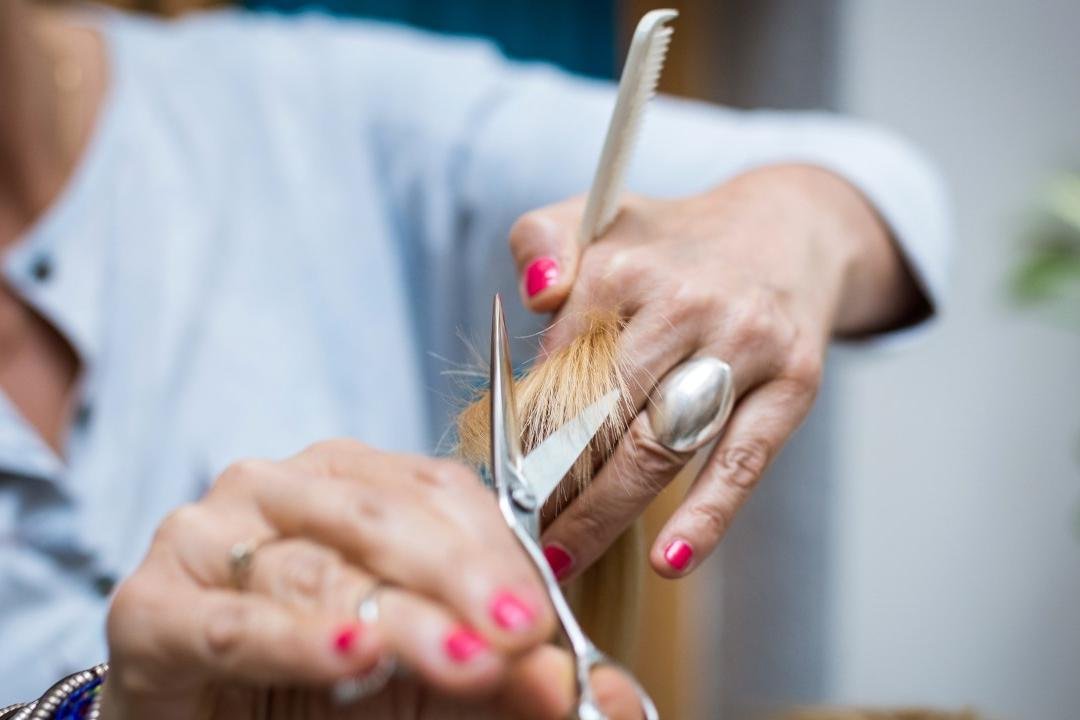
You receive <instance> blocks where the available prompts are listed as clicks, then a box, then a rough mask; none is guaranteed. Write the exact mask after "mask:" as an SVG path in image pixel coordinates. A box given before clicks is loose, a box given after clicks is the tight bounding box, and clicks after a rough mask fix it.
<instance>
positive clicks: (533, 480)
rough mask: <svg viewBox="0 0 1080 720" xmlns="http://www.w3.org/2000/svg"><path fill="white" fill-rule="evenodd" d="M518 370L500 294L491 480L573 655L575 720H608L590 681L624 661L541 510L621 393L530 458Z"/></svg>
mask: <svg viewBox="0 0 1080 720" xmlns="http://www.w3.org/2000/svg"><path fill="white" fill-rule="evenodd" d="M512 368H513V366H512V365H511V362H510V338H509V335H508V334H507V331H506V317H505V316H504V315H503V308H502V300H501V298H500V297H499V296H498V295H495V300H494V302H493V308H492V314H491V378H490V379H491V393H490V397H491V471H490V472H491V482H492V485H493V486H494V490H495V493H496V495H497V496H498V501H499V510H500V512H502V515H503V519H504V520H505V521H506V524H507V525H508V526H510V529H511V530H512V531H513V533H514V536H515V537H516V538H517V540H518V543H520V545H521V546H522V547H523V548H524V549H525V552H526V553H527V554H528V556H529V559H530V560H532V563H533V565H534V566H535V567H536V571H537V572H538V573H539V574H540V577H541V578H542V579H543V581H544V585H545V588H546V590H547V594H548V598H549V599H550V600H551V604H552V605H553V606H554V607H555V613H556V615H557V616H558V618H559V623H560V624H561V625H562V629H563V632H564V633H565V634H566V638H567V640H568V641H569V643H570V648H571V650H572V651H573V653H574V666H575V671H576V678H577V691H578V704H577V713H576V715H575V717H576V718H578V720H606V716H605V715H604V713H603V712H602V711H601V710H600V706H599V705H598V704H597V703H596V696H595V695H594V693H593V691H592V686H591V685H590V684H589V676H590V674H591V673H592V670H593V668H595V667H597V666H598V665H611V666H616V667H617V666H618V664H617V663H615V662H614V661H613V660H612V659H611V658H609V657H608V656H607V655H605V654H604V653H603V652H602V651H601V650H600V649H599V648H597V647H596V645H594V644H593V642H592V641H591V640H589V638H588V636H586V635H585V632H584V631H583V630H582V629H581V625H580V624H579V623H578V621H577V618H575V617H574V612H573V611H572V610H571V609H570V604H569V603H568V602H567V601H566V596H564V595H563V592H562V589H561V588H560V587H559V582H558V580H556V579H555V573H554V572H552V570H551V566H550V565H548V562H547V560H546V559H545V558H544V554H543V552H542V550H541V546H540V510H541V509H542V508H543V507H544V503H545V502H546V501H547V499H548V498H549V497H550V496H551V493H552V492H553V491H554V490H555V488H556V487H558V485H559V482H560V481H561V480H562V478H563V476H564V475H566V473H567V472H568V471H569V470H570V468H571V467H572V466H573V464H574V462H575V461H576V460H577V458H578V456H579V455H581V452H582V451H583V450H584V449H585V448H586V446H588V444H589V443H590V442H591V441H592V438H593V436H594V435H595V434H596V431H597V430H599V429H600V426H601V425H603V424H604V421H605V420H606V419H607V418H608V415H610V413H611V410H612V408H614V407H615V403H617V402H618V400H619V391H618V390H612V391H611V392H609V393H608V394H607V395H605V396H604V397H602V398H600V399H599V400H597V401H596V402H595V403H593V404H592V405H590V406H589V407H587V408H585V409H584V410H583V411H582V412H581V414H580V415H578V416H577V417H576V418H574V419H573V420H571V421H570V422H568V423H566V424H565V425H564V426H563V427H561V428H560V429H559V430H557V431H555V432H554V433H552V434H551V436H549V437H548V438H547V439H546V440H544V442H543V443H541V444H540V445H539V446H537V447H536V448H535V449H534V450H533V451H532V452H531V453H529V455H528V456H524V454H523V452H522V449H521V434H520V428H521V426H520V425H519V424H518V416H517V404H516V403H515V401H514V376H513V369H512ZM626 675H627V677H629V678H630V681H631V683H632V684H633V686H634V689H635V690H636V692H637V694H638V698H639V700H640V701H641V708H642V710H643V711H644V713H645V718H646V720H659V713H657V710H656V706H655V705H654V704H653V701H652V699H651V698H650V697H649V695H648V693H646V692H645V689H644V688H642V687H641V685H640V683H638V682H637V681H636V680H635V679H634V678H633V676H631V675H630V673H629V672H627V673H626Z"/></svg>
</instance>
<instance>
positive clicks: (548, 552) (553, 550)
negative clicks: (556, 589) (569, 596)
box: [544, 543, 574, 580]
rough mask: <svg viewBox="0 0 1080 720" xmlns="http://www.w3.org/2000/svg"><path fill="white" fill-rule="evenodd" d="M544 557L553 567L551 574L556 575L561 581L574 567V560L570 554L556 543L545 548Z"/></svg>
mask: <svg viewBox="0 0 1080 720" xmlns="http://www.w3.org/2000/svg"><path fill="white" fill-rule="evenodd" d="M544 557H545V558H547V561H548V565H550V566H551V572H553V573H555V577H556V578H558V579H560V580H561V579H563V578H564V577H566V575H567V573H569V572H570V568H572V567H573V566H574V558H572V557H571V556H570V553H568V552H566V550H564V549H563V548H562V547H561V546H559V545H556V544H554V543H552V544H551V545H545V546H544Z"/></svg>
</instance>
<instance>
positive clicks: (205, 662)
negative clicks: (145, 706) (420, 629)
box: [109, 575, 379, 687]
mask: <svg viewBox="0 0 1080 720" xmlns="http://www.w3.org/2000/svg"><path fill="white" fill-rule="evenodd" d="M148 613H153V614H154V615H155V621H154V622H144V621H143V619H144V618H145V616H146V615H147V614H148ZM355 626H356V623H355V622H354V621H352V620H349V619H347V618H342V617H341V616H340V615H334V614H329V613H308V612H303V611H300V610H296V609H292V608H288V607H286V606H285V605H282V604H281V603H278V602H276V601H274V600H272V599H270V598H267V597H263V596H261V595H257V594H252V593H237V592H233V591H229V590H218V589H209V590H204V589H194V588H183V587H178V586H177V584H176V583H175V582H169V581H167V580H166V581H159V579H157V578H154V579H151V578H150V576H149V575H144V576H142V577H141V578H140V579H137V580H132V581H130V582H128V583H125V584H124V585H122V586H121V587H120V589H119V590H118V591H117V594H116V597H115V598H114V601H113V606H112V609H111V611H110V614H109V636H110V647H113V648H123V649H124V653H125V654H126V655H130V656H131V657H132V658H134V659H135V660H137V661H136V662H123V660H124V659H125V658H120V660H121V663H120V665H121V666H123V667H125V668H126V670H127V672H128V673H130V674H132V675H138V674H140V673H145V674H147V675H148V676H152V675H151V674H152V673H154V672H156V669H157V668H162V667H182V668H188V669H190V670H191V671H192V672H193V674H195V675H199V676H201V677H203V678H213V679H214V681H215V682H221V681H223V680H226V681H236V682H244V683H253V684H259V685H268V684H278V683H283V684H316V685H327V684H330V683H332V682H334V681H337V680H340V679H342V678H346V677H350V676H352V675H355V674H356V673H357V672H360V671H362V670H363V669H365V668H368V667H370V666H371V664H372V662H373V661H374V659H376V658H377V653H378V651H379V650H378V647H377V643H373V642H370V641H366V640H365V639H364V638H363V637H362V630H360V629H358V628H356V627H355ZM346 630H351V632H352V635H351V640H350V641H349V642H348V643H345V644H343V643H342V642H341V636H342V633H343V632H344V631H346ZM176 681H177V682H179V679H176ZM120 682H126V683H127V684H128V685H129V686H135V687H138V686H139V685H140V684H141V683H140V681H139V680H138V678H134V677H127V678H123V679H121V680H120Z"/></svg>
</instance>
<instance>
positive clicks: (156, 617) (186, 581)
mask: <svg viewBox="0 0 1080 720" xmlns="http://www.w3.org/2000/svg"><path fill="white" fill-rule="evenodd" d="M245 542H252V543H254V544H255V545H254V546H255V547H257V548H258V549H257V550H256V551H255V553H254V555H252V556H251V564H250V566H249V567H248V569H247V570H246V571H245V572H243V573H242V574H240V575H239V576H237V574H236V573H235V572H234V571H233V569H232V568H231V564H230V551H231V549H232V548H233V547H234V546H235V545H236V544H237V543H245ZM377 582H382V583H386V585H385V587H384V588H383V589H382V590H380V591H379V595H378V597H379V608H380V612H379V618H378V620H377V622H376V623H373V624H372V625H371V626H362V625H360V624H359V623H358V622H357V620H356V617H357V616H356V609H357V604H358V602H359V601H360V599H361V598H363V597H364V596H365V595H366V594H367V593H368V592H369V591H370V590H371V588H372V587H373V586H374V585H375V583H377ZM108 625H109V627H108V636H109V646H110V651H111V652H110V662H111V669H110V674H109V678H108V681H107V683H106V690H105V698H104V717H105V718H107V719H108V720H126V719H128V718H156V719H159V720H172V719H176V720H188V719H189V718H190V719H194V718H200V719H202V718H207V717H213V718H236V717H253V716H254V713H255V712H256V709H257V708H260V707H265V705H263V704H264V703H267V702H269V703H271V705H272V708H271V709H272V710H273V715H272V716H273V717H281V718H319V717H365V718H368V717H386V718H393V717H398V715H397V713H398V712H399V711H401V710H402V708H403V705H402V702H403V698H407V697H409V696H413V697H419V696H424V697H425V698H426V699H425V700H424V703H423V705H422V706H423V707H425V708H428V709H429V711H425V712H426V713H427V714H424V715H422V716H421V717H440V716H441V715H440V714H439V712H437V710H441V709H446V708H451V707H460V704H461V703H462V702H468V703H471V704H470V705H469V707H470V708H475V711H473V710H470V713H472V714H471V715H470V716H482V715H483V713H484V712H485V711H486V710H491V711H496V710H497V711H498V712H499V713H500V716H502V714H503V713H512V716H514V717H561V716H564V715H565V714H566V713H567V711H568V710H569V709H570V707H572V699H573V687H574V686H573V682H572V673H571V672H570V665H569V659H568V657H567V656H566V655H565V654H564V653H562V652H561V651H556V650H555V649H553V648H550V647H547V646H545V645H544V642H545V641H546V640H548V639H549V637H550V636H551V635H552V633H553V631H554V629H555V618H554V613H553V610H552V609H551V607H550V605H549V603H548V601H547V597H546V594H545V592H544V590H543V587H542V585H541V584H540V581H539V578H538V576H537V574H536V572H535V569H534V568H533V567H532V566H531V564H530V563H529V561H528V558H527V557H526V555H525V554H524V553H523V552H522V551H521V549H520V548H519V547H518V546H517V544H516V541H515V540H514V538H513V536H512V534H511V533H510V531H509V530H508V529H507V527H506V525H505V524H504V523H503V520H502V518H501V515H500V514H499V512H498V509H497V506H496V503H495V500H494V497H493V496H492V495H491V493H489V492H488V491H487V490H485V489H484V487H483V486H482V485H481V483H480V481H479V479H478V478H477V477H476V475H475V474H474V473H472V472H471V471H469V470H467V469H466V468H465V467H463V466H461V465H459V464H456V463H453V462H448V461H441V460H432V459H428V458H423V457H412V456H401V455H391V454H386V453H381V452H377V451H375V450H373V449H371V448H368V447H365V446H363V445H360V444H359V443H355V442H351V441H333V442H327V443H323V444H320V445H316V446H314V447H312V448H310V449H308V450H306V451H305V452H303V453H301V454H299V455H297V456H295V457H293V458H291V459H289V460H286V461H284V462H259V461H251V462H243V463H239V464H237V465H235V466H233V467H232V468H230V469H229V470H227V471H226V472H225V473H224V474H223V475H222V476H221V477H220V478H219V479H218V480H217V482H216V483H215V485H214V487H213V488H212V489H211V491H210V492H209V494H208V495H207V496H206V498H205V499H204V500H202V501H201V502H199V503H196V504H194V505H190V506H187V507H183V508H181V509H179V510H177V511H176V512H175V513H173V514H172V515H171V516H170V517H169V518H167V519H166V520H165V522H164V523H163V524H162V525H161V527H160V529H159V530H158V532H157V535H156V537H155V538H154V541H153V544H152V546H151V548H150V551H149V553H148V554H147V557H146V559H145V561H144V562H143V564H142V566H141V567H140V568H139V569H138V570H137V571H136V572H135V574H134V575H133V576H132V577H131V578H129V579H128V580H127V581H126V582H124V583H123V585H122V586H121V587H120V589H119V590H118V592H117V595H116V597H115V600H114V602H113V605H112V608H111V611H110V614H109V624H108ZM386 653H392V654H393V655H394V656H396V657H397V658H398V659H399V662H400V664H401V665H403V666H404V667H406V668H408V669H409V670H410V671H411V673H412V679H411V680H409V681H396V682H395V683H394V684H392V685H390V686H388V687H387V689H386V691H385V692H384V693H383V694H382V696H381V697H375V698H372V699H370V700H368V701H366V702H364V703H361V704H359V705H356V706H353V707H351V708H346V709H339V708H334V707H333V706H332V705H331V704H330V703H329V701H328V693H327V692H326V688H327V687H328V686H330V685H331V684H333V683H334V682H336V681H338V680H342V679H345V678H350V677H354V676H357V675H363V674H364V673H366V672H368V671H370V670H371V669H372V668H373V667H374V666H375V664H376V663H377V661H378V660H379V658H380V657H381V656H383V655H384V654H386ZM595 680H596V682H597V685H598V687H597V689H598V691H599V692H601V693H602V694H604V695H605V697H606V698H607V699H608V701H609V702H610V703H612V705H613V706H615V707H616V708H620V710H615V712H621V713H622V717H638V715H637V713H636V710H634V709H633V708H634V704H633V700H632V699H633V695H632V691H631V689H630V687H629V686H628V685H627V684H626V682H625V680H623V679H622V678H621V677H620V676H618V675H617V674H614V673H608V674H606V675H600V674H598V675H597V676H596V678H595ZM271 689H273V691H270V690H271ZM435 698H439V699H435ZM463 698H464V700H463ZM628 698H629V701H628ZM414 707H421V705H416V706H414ZM628 708H629V709H628ZM432 713H434V714H432ZM414 716H415V715H412V714H410V715H409V717H414ZM268 717H269V715H268Z"/></svg>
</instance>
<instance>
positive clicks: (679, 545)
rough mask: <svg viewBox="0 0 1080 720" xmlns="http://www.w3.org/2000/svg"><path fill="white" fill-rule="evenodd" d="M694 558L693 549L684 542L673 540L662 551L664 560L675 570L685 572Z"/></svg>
mask: <svg viewBox="0 0 1080 720" xmlns="http://www.w3.org/2000/svg"><path fill="white" fill-rule="evenodd" d="M693 557H694V548H692V547H690V543H688V542H686V541H684V540H673V541H672V542H671V544H670V545H668V546H667V549H666V550H664V559H665V560H667V563H668V565H670V566H671V567H673V568H675V569H676V570H685V569H686V566H687V565H689V564H690V560H691V559H692V558H693Z"/></svg>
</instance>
